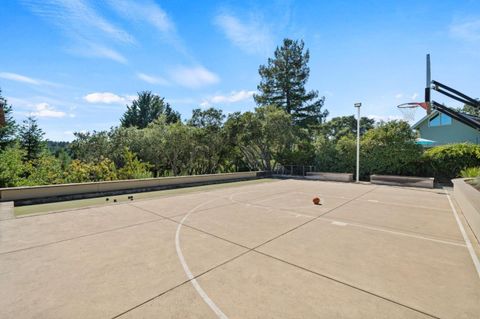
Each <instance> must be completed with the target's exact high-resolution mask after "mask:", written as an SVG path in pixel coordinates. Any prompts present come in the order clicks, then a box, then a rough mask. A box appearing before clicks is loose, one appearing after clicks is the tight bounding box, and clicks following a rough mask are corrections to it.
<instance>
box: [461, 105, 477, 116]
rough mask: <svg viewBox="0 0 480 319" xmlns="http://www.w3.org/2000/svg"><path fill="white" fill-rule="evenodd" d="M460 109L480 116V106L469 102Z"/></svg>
mask: <svg viewBox="0 0 480 319" xmlns="http://www.w3.org/2000/svg"><path fill="white" fill-rule="evenodd" d="M458 110H459V111H460V112H463V113H467V114H470V115H474V116H478V117H480V108H476V107H473V106H471V105H468V104H465V105H464V106H463V107H462V108H460V109H458Z"/></svg>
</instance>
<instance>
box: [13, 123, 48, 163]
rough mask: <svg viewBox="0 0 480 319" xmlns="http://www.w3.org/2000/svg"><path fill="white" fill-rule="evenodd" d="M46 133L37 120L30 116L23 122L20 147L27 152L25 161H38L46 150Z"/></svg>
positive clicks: (19, 134) (20, 132)
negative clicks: (43, 150)
mask: <svg viewBox="0 0 480 319" xmlns="http://www.w3.org/2000/svg"><path fill="white" fill-rule="evenodd" d="M44 134H45V133H44V132H43V131H42V129H41V128H40V127H38V124H37V120H36V119H35V118H34V117H32V116H29V117H28V118H27V119H26V120H24V121H23V124H22V125H21V126H20V129H19V131H18V138H19V141H20V146H21V148H22V149H24V150H25V152H26V154H25V160H27V161H30V160H34V159H37V158H38V156H39V155H40V153H41V151H42V149H43V148H44V146H45V145H44V144H45V143H44V141H43V135H44Z"/></svg>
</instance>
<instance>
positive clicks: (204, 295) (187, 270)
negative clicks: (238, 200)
mask: <svg viewBox="0 0 480 319" xmlns="http://www.w3.org/2000/svg"><path fill="white" fill-rule="evenodd" d="M216 199H217V198H215V199H212V200H209V201H206V202H204V203H202V204H200V205H197V206H195V207H194V208H192V209H191V210H190V211H189V212H188V213H187V214H186V215H185V216H184V217H183V218H182V220H181V221H180V223H179V224H178V227H177V232H176V233H175V248H176V250H177V255H178V259H180V263H181V264H182V267H183V270H184V271H185V274H186V275H187V277H188V279H189V280H190V282H191V283H192V286H193V288H195V290H196V291H197V293H198V294H199V295H200V297H202V299H203V301H205V303H206V304H207V305H208V306H209V307H210V309H212V311H213V312H214V313H215V314H216V315H217V317H218V318H220V319H228V317H227V315H225V314H224V313H223V311H222V310H220V308H218V306H217V305H216V304H215V303H214V302H213V300H212V299H210V297H208V295H207V293H206V292H205V290H203V289H202V287H200V284H199V283H198V281H197V280H196V279H195V276H193V274H192V272H191V271H190V268H189V267H188V265H187V262H186V261H185V257H184V256H183V253H182V249H181V248H180V229H181V228H182V225H183V222H184V221H185V220H186V219H187V218H188V216H189V215H190V214H191V213H193V212H194V211H195V210H197V209H198V208H200V207H201V206H203V205H206V204H208V203H210V202H213V201H214V200H216Z"/></svg>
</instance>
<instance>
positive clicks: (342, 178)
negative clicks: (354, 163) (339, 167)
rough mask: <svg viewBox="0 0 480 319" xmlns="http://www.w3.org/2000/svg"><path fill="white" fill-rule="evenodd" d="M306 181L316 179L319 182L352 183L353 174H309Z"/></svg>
mask: <svg viewBox="0 0 480 319" xmlns="http://www.w3.org/2000/svg"><path fill="white" fill-rule="evenodd" d="M305 178H306V179H314V180H319V181H334V182H352V181H353V174H351V173H326V172H308V173H307V176H306V177H305Z"/></svg>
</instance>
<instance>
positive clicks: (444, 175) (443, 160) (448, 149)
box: [424, 143, 480, 179]
mask: <svg viewBox="0 0 480 319" xmlns="http://www.w3.org/2000/svg"><path fill="white" fill-rule="evenodd" d="M424 160H425V161H426V163H427V164H428V166H429V169H430V172H431V174H433V176H434V177H436V178H440V179H452V178H455V177H458V176H460V172H461V171H462V170H463V169H465V168H467V167H477V166H480V145H475V144H470V143H459V144H447V145H441V146H436V147H433V148H431V149H429V150H426V151H425V153H424Z"/></svg>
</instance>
